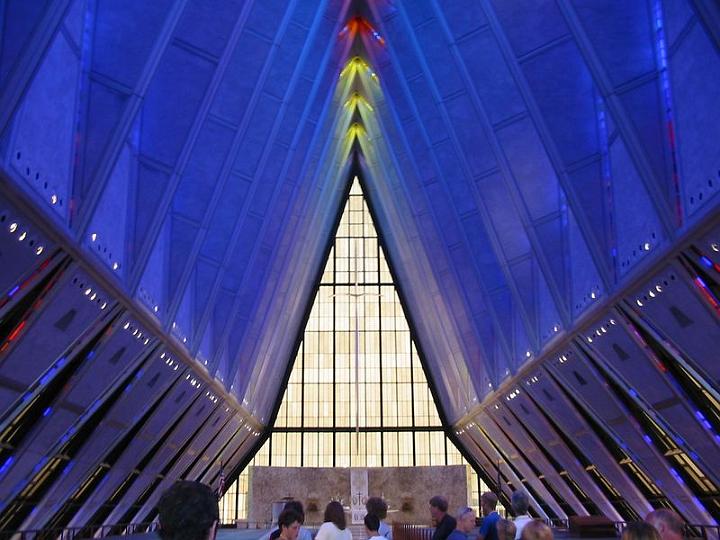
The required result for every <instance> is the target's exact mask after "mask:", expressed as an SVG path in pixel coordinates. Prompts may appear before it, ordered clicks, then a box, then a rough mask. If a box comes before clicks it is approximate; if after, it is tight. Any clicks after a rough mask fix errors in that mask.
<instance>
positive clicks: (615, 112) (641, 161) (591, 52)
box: [557, 0, 681, 238]
mask: <svg viewBox="0 0 720 540" xmlns="http://www.w3.org/2000/svg"><path fill="white" fill-rule="evenodd" d="M557 4H558V7H559V8H560V11H561V12H562V14H563V16H564V17H565V22H566V23H567V25H568V27H569V28H570V31H571V32H572V34H573V37H574V38H575V43H576V44H577V46H578V49H579V50H580V53H581V54H582V55H583V58H584V59H585V63H586V65H587V67H588V69H589V70H590V73H591V74H592V77H593V81H594V82H595V84H596V85H597V87H598V89H599V90H600V93H601V94H602V97H603V99H604V100H605V103H606V104H607V108H608V110H609V111H610V113H611V114H612V116H613V119H614V120H615V124H616V125H617V129H618V132H619V133H620V135H621V137H622V139H623V141H624V142H625V145H626V147H627V149H628V153H629V154H630V157H631V159H632V160H633V163H634V164H635V167H636V168H637V171H638V174H639V176H640V178H641V179H642V182H643V185H644V186H645V189H646V190H647V192H648V195H649V196H650V200H651V201H652V203H653V206H654V207H655V212H656V213H657V215H658V219H659V221H660V224H661V226H662V227H663V232H664V233H665V235H666V236H667V238H674V237H675V236H676V235H677V229H678V226H679V225H681V223H677V221H678V220H679V219H681V218H680V217H674V216H673V213H672V210H671V209H670V206H669V205H668V203H667V201H666V200H665V197H664V196H663V193H662V190H661V188H660V182H659V180H660V179H658V178H656V177H655V174H654V173H653V170H652V167H651V166H650V160H649V158H648V156H647V154H646V153H645V150H644V148H643V147H642V144H641V143H640V140H639V138H638V136H637V133H636V130H635V128H634V127H633V123H632V120H630V117H629V116H628V114H627V112H626V111H625V107H624V106H623V104H622V102H621V101H620V99H619V98H618V96H617V94H616V93H615V89H614V88H613V86H612V83H611V82H610V77H609V76H608V75H607V73H606V72H605V68H604V67H603V65H602V62H601V61H600V58H599V57H598V55H597V53H596V52H595V48H594V47H593V45H592V42H591V41H590V38H589V37H588V35H587V33H586V32H585V29H584V28H583V26H582V24H581V23H580V19H579V17H578V15H577V13H576V12H575V8H574V7H573V6H572V5H571V3H570V2H569V1H568V0H558V3H557ZM648 24H650V21H648Z"/></svg>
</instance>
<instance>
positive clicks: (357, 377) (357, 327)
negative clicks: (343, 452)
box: [333, 238, 382, 454]
mask: <svg viewBox="0 0 720 540" xmlns="http://www.w3.org/2000/svg"><path fill="white" fill-rule="evenodd" d="M353 240H355V250H354V251H355V253H354V254H353V259H354V260H355V285H354V287H353V292H350V293H348V294H347V295H348V296H350V297H351V298H354V299H355V302H354V303H355V317H354V318H355V453H356V454H357V453H358V452H359V450H360V322H359V320H360V317H359V315H358V300H359V299H360V298H361V297H363V296H382V294H370V293H366V292H359V290H360V288H359V283H358V243H359V242H360V241H361V240H362V238H354V239H353ZM336 296H340V295H336V294H334V295H333V297H336Z"/></svg>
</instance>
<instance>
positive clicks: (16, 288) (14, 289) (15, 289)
mask: <svg viewBox="0 0 720 540" xmlns="http://www.w3.org/2000/svg"><path fill="white" fill-rule="evenodd" d="M19 290H20V285H15V286H14V287H13V288H12V289H11V290H10V292H9V293H8V296H9V297H10V298H12V297H13V295H14V294H15V293H16V292H18V291H19Z"/></svg>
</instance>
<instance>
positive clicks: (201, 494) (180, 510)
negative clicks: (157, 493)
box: [157, 480, 220, 540]
mask: <svg viewBox="0 0 720 540" xmlns="http://www.w3.org/2000/svg"><path fill="white" fill-rule="evenodd" d="M157 509H158V519H159V521H160V531H159V535H160V538H161V539H162V540H215V533H216V530H217V524H218V520H219V519H220V512H219V509H218V499H217V495H216V494H215V492H214V491H213V490H212V489H210V487H209V486H206V485H205V484H201V483H200V482H191V481H189V480H182V481H179V482H175V483H174V484H173V485H172V486H170V488H169V489H168V490H167V491H166V492H165V493H163V494H162V496H161V497H160V501H159V502H158V505H157Z"/></svg>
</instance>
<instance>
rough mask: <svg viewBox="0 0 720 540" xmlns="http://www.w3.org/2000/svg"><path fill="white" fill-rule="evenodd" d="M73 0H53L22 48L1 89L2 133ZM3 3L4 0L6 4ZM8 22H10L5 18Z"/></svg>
mask: <svg viewBox="0 0 720 540" xmlns="http://www.w3.org/2000/svg"><path fill="white" fill-rule="evenodd" d="M70 2H71V0H54V1H53V2H51V3H50V5H49V6H48V7H47V8H46V10H45V13H44V14H43V16H42V18H41V19H40V21H39V22H38V24H37V26H36V27H35V30H34V31H33V33H32V38H31V39H30V44H29V45H28V46H27V47H26V48H25V49H24V50H23V52H22V53H21V54H20V57H19V58H18V59H17V60H16V62H15V65H14V66H13V68H12V70H11V71H10V73H9V74H8V77H7V80H6V81H5V84H4V85H3V86H2V88H0V133H3V132H4V131H5V129H6V128H7V127H8V124H9V123H10V120H11V119H12V117H13V115H14V114H15V111H16V110H17V108H18V107H19V105H20V102H21V101H22V99H23V97H24V96H25V93H26V92H27V90H28V88H29V87H30V83H31V82H32V79H33V77H34V76H35V73H36V71H37V69H38V68H39V67H40V63H41V62H42V61H43V59H44V57H45V52H46V51H47V49H48V47H49V46H50V43H51V42H52V39H53V37H55V34H56V33H57V31H58V29H59V28H60V25H61V24H62V22H63V20H64V17H65V12H66V11H67V9H68V6H69V5H70ZM3 4H4V3H3ZM3 22H4V24H9V23H11V21H3Z"/></svg>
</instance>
